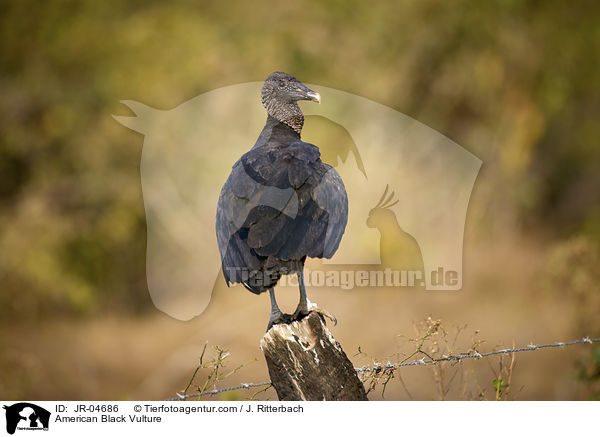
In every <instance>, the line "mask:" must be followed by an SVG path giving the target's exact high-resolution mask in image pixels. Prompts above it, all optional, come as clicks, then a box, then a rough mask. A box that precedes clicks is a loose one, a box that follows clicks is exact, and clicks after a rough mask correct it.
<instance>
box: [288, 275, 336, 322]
mask: <svg viewBox="0 0 600 437" xmlns="http://www.w3.org/2000/svg"><path fill="white" fill-rule="evenodd" d="M298 286H299V287H300V303H299V304H298V308H296V311H294V314H292V321H293V320H300V319H301V318H303V317H304V316H306V315H308V313H310V312H311V311H314V312H316V313H319V314H321V315H322V316H324V317H327V318H328V319H329V320H331V321H332V322H333V324H334V325H337V319H336V318H335V317H334V316H332V315H331V314H330V313H329V312H328V311H327V310H324V309H323V308H319V306H318V305H317V304H316V303H313V302H311V301H310V300H308V296H307V295H306V287H305V286H304V272H303V271H302V270H300V271H299V272H298Z"/></svg>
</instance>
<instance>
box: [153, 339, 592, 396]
mask: <svg viewBox="0 0 600 437" xmlns="http://www.w3.org/2000/svg"><path fill="white" fill-rule="evenodd" d="M591 343H600V338H590V337H584V338H582V339H581V340H573V341H568V342H556V343H548V344H540V345H535V344H532V343H530V344H528V345H527V346H525V347H520V348H513V349H500V350H496V351H492V352H486V353H480V352H477V351H475V352H473V353H468V354H460V355H452V356H448V357H442V358H431V359H424V358H421V359H419V360H415V361H409V362H406V363H389V362H388V363H386V364H380V365H375V366H371V367H359V368H356V369H355V370H356V372H357V373H363V372H380V371H385V370H391V369H399V368H400V367H408V366H419V365H428V364H435V363H440V362H444V361H461V360H465V359H470V358H475V359H477V358H483V357H489V356H492V355H500V354H511V353H515V352H526V351H534V350H539V349H545V348H550V347H561V348H562V347H565V346H572V345H575V344H591ZM270 385H271V383H270V382H260V383H246V384H241V385H238V386H236V387H227V388H221V389H215V390H210V391H203V392H201V393H192V394H179V393H178V394H177V397H174V398H170V399H164V400H165V401H183V400H186V399H189V398H198V397H202V396H209V395H216V394H219V393H223V392H227V391H233V390H241V389H248V388H254V387H265V386H270Z"/></svg>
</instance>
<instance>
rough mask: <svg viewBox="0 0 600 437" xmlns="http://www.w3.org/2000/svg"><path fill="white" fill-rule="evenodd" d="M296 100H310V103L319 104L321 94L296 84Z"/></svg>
mask: <svg viewBox="0 0 600 437" xmlns="http://www.w3.org/2000/svg"><path fill="white" fill-rule="evenodd" d="M295 91H296V93H298V94H296V96H297V97H296V98H297V99H298V100H310V101H312V102H317V103H321V94H319V93H318V92H316V91H313V90H311V89H310V88H309V87H307V86H306V85H304V84H303V83H298V85H297V87H296V90H295Z"/></svg>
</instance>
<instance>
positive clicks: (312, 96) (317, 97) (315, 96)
mask: <svg viewBox="0 0 600 437" xmlns="http://www.w3.org/2000/svg"><path fill="white" fill-rule="evenodd" d="M306 95H307V97H308V100H312V101H313V102H317V103H321V94H319V93H318V92H316V91H313V90H309V91H308V92H307V93H306Z"/></svg>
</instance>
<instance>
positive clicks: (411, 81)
mask: <svg viewBox="0 0 600 437" xmlns="http://www.w3.org/2000/svg"><path fill="white" fill-rule="evenodd" d="M599 13H600V3H598V2H595V1H592V0H587V1H586V0H584V1H580V2H576V3H571V2H561V1H554V2H543V1H539V0H530V1H517V0H494V1H487V2H469V1H455V2H443V1H432V0H423V1H418V2H417V1H398V2H394V1H384V2H361V1H356V0H351V1H341V0H326V1H316V0H315V1H295V2H286V3H279V4H277V5H275V4H274V3H273V4H271V3H263V2H259V3H256V2H244V1H231V2H219V1H206V2H201V3H200V2H193V1H185V0H179V1H173V2H168V3H167V2H159V1H128V2H117V1H91V0H84V1H72V0H49V1H45V2H35V1H29V0H27V1H13V2H9V1H1V2H0V60H1V62H0V96H1V98H0V247H1V251H0V291H1V293H0V320H1V323H2V325H3V329H2V332H3V333H2V336H1V339H2V344H3V346H4V347H3V351H2V352H0V354H2V355H1V357H2V358H0V369H2V371H3V372H1V373H3V374H4V375H5V376H3V377H2V378H0V397H2V398H17V397H34V396H37V397H49V398H57V397H64V396H71V397H72V398H76V397H112V398H116V397H128V396H135V395H136V393H138V394H139V393H144V394H145V395H146V394H147V395H148V396H161V393H164V395H165V396H168V395H170V394H171V393H170V392H165V391H164V388H160V389H156V390H155V391H152V390H149V391H142V392H139V391H138V392H136V391H135V389H133V388H131V387H125V388H123V386H119V388H117V387H111V388H110V389H109V388H107V386H106V385H104V386H103V384H102V381H105V379H103V378H108V376H106V375H105V374H106V373H110V372H109V371H108V370H107V369H109V368H111V367H110V366H111V364H106V362H105V364H99V362H100V363H102V362H103V361H102V360H103V359H104V360H106V357H105V356H104V355H102V354H101V353H100V352H98V356H96V355H94V353H93V352H90V351H88V352H85V353H88V354H92V355H94V357H95V358H94V360H96V361H94V364H90V363H88V362H87V361H85V360H83V358H81V360H83V361H81V363H80V369H81V372H83V373H81V372H80V373H79V374H78V375H79V376H81V374H85V375H87V377H88V378H90V380H93V381H95V382H93V383H92V382H89V383H87V382H86V383H83V382H81V380H80V382H79V383H77V381H73V382H72V383H71V386H70V388H65V386H69V384H68V383H65V382H64V380H63V382H62V383H61V384H56V385H48V384H46V386H45V387H46V388H41V386H43V385H44V384H41V383H40V381H41V380H47V379H48V378H50V376H55V377H57V378H58V379H60V378H63V379H64V378H67V376H65V375H68V374H70V373H69V372H68V371H67V370H65V369H66V368H61V369H62V370H60V369H59V370H55V371H50V370H48V368H47V367H46V364H45V363H47V361H48V360H49V358H48V357H49V356H52V354H53V353H55V352H56V351H57V350H61V349H60V348H58V346H56V347H51V345H50V344H48V342H55V343H61V339H64V338H71V337H69V335H71V334H69V333H71V332H73V331H79V334H78V335H80V336H82V338H81V339H80V340H79V342H75V343H68V344H69V346H68V347H67V346H65V349H64V351H69V352H70V353H73V354H75V353H76V352H74V350H75V349H77V347H82V348H84V347H85V346H84V345H86V344H88V343H87V340H86V339H87V338H90V339H92V338H93V339H95V340H94V341H95V344H103V341H106V342H108V340H106V336H113V337H114V336H120V335H126V333H127V332H136V333H137V334H135V335H137V336H138V338H139V336H142V337H145V336H148V334H147V332H146V331H144V329H142V328H135V329H134V328H132V327H131V326H130V324H132V323H134V322H132V320H146V319H144V318H147V317H163V316H162V315H157V314H156V310H155V309H154V307H153V306H152V303H151V301H150V299H149V296H148V292H147V288H146V279H145V238H146V228H145V226H146V225H145V217H144V209H143V199H142V192H141V187H140V174H139V162H140V154H141V146H142V137H141V136H140V135H139V134H136V133H134V132H132V131H129V130H127V129H125V128H123V126H121V125H119V124H118V123H116V122H115V121H114V120H113V119H112V118H111V114H124V115H128V114H129V113H128V112H127V110H126V109H125V108H123V107H122V106H121V105H120V103H119V101H120V100H122V99H134V100H138V101H141V102H144V103H146V104H148V105H150V106H153V107H157V108H161V109H169V108H172V107H174V106H177V105H179V104H180V103H182V102H184V101H186V100H188V99H190V98H193V97H195V96H197V95H198V94H200V93H203V92H206V91H209V90H212V89H214V88H218V87H221V86H226V85H230V84H234V83H239V82H248V81H259V80H263V79H264V78H265V77H266V76H267V75H268V74H269V73H270V72H272V71H275V70H283V71H286V72H289V73H292V74H294V75H295V76H297V77H298V78H300V79H301V80H302V81H303V82H306V83H314V84H319V85H324V86H328V87H331V88H336V89H340V90H344V91H347V92H350V93H354V94H358V95H361V96H365V97H368V98H369V99H371V100H374V101H377V102H380V103H382V104H385V105H387V106H390V107H392V108H394V109H396V110H398V111H400V112H403V113H405V114H407V115H409V116H411V117H413V118H415V119H417V120H419V121H421V122H422V123H424V124H426V125H428V126H430V127H432V128H434V129H435V130H437V131H439V132H441V133H443V134H444V135H446V136H447V137H449V138H450V139H452V140H454V141H455V142H457V143H458V144H460V145H461V146H463V147H465V148H466V149H467V150H469V151H471V152H473V153H474V154H475V155H477V156H478V157H479V158H481V159H482V160H483V161H484V165H483V167H482V170H481V173H480V175H479V179H478V181H477V183H476V185H475V191H474V193H473V198H472V201H471V205H470V209H469V215H468V221H467V234H466V246H465V250H466V255H465V256H466V259H465V275H466V280H468V277H469V275H471V278H474V279H472V281H471V283H470V284H469V283H466V284H465V287H466V290H465V294H463V295H462V296H464V295H468V292H469V289H473V290H476V291H473V293H479V294H485V293H488V294H489V296H497V297H496V299H497V300H496V301H495V302H497V304H498V305H503V303H502V302H504V301H503V299H506V296H507V295H510V293H516V292H517V291H515V290H519V291H518V293H520V294H521V295H522V294H527V295H528V296H530V299H531V300H530V301H528V302H529V304H530V305H531V306H530V308H531V313H530V317H531V320H530V323H531V324H532V325H533V324H535V323H536V321H535V320H536V316H537V313H536V311H535V310H534V307H535V305H536V303H537V302H539V301H540V300H543V299H549V300H551V301H552V302H555V303H556V305H557V307H558V308H560V307H561V306H563V309H564V308H565V307H568V308H570V309H572V314H574V316H572V317H571V316H569V318H568V322H565V323H564V324H563V325H560V326H561V328H560V329H561V330H562V331H560V332H561V333H564V336H563V337H567V336H568V335H579V334H580V333H581V334H585V335H599V334H600V322H599V320H598V319H599V316H598V313H600V311H598V310H599V309H600V308H599V302H600V300H599V298H598V295H599V293H600V290H599V279H600V278H599V276H598V259H599V249H598V247H599V244H600V147H599V144H598V139H599V138H600V123H599V116H600V80H598V77H599V75H598V72H599V71H600V56H599V54H600V26H598V22H599V19H600V14H599ZM469 251H470V252H469ZM469 253H471V254H476V256H475V255H472V256H471V258H469ZM475 258H477V259H480V260H481V259H482V258H483V259H487V260H488V261H489V265H490V266H491V265H493V266H494V268H495V270H494V269H493V268H492V267H490V268H489V269H486V268H481V269H480V268H478V267H476V266H474V267H472V266H471V264H469V262H470V261H469V259H475ZM509 258H514V259H516V260H518V263H517V264H518V265H517V268H519V269H520V273H519V274H516V273H515V272H514V271H511V270H510V265H511V264H510V262H507V259H509ZM494 263H495V264H494ZM499 265H500V266H501V267H500V268H498V266H499ZM498 270H502V271H501V272H498ZM509 277H510V278H512V279H510V280H509V279H508V278H509ZM523 277H526V279H523ZM533 277H535V278H533ZM511 281H512V282H511ZM516 283H518V285H515V284H516ZM469 287H471V288H469ZM508 288H511V290H512V291H508V290H507V289H508ZM408 296H409V295H407V294H403V298H404V299H408V298H409V297H408ZM446 298H447V297H446ZM390 299H391V298H390ZM319 302H321V301H319ZM518 302H519V305H522V303H523V302H522V301H518ZM532 302H534V303H533V304H532ZM513 303H514V302H513ZM469 304H471V305H474V303H473V300H471V301H469ZM261 305H264V306H265V309H264V310H265V311H267V306H266V301H265V302H263V301H261ZM431 305H434V304H431ZM461 305H463V307H464V305H466V302H462V303H461ZM494 305H495V304H494ZM494 305H491V306H490V307H489V308H492V309H490V311H493V308H494ZM511 305H512V304H511ZM511 308H512V307H511V306H510V305H508V304H507V305H506V314H508V313H509V312H510V311H511ZM421 309H423V311H428V309H427V306H426V305H424V306H423V307H422V308H421ZM333 310H334V309H332V311H333ZM223 311H227V310H226V309H225V310H223ZM479 311H481V308H479ZM557 311H558V314H562V312H561V311H560V310H558V309H557ZM108 314H110V315H111V316H113V317H117V318H119V320H121V322H119V323H121V324H119V323H117V322H114V323H115V325H114V327H113V328H111V326H113V325H111V323H105V322H102V323H100V326H98V325H94V324H93V323H95V322H93V321H97V320H104V319H103V317H106V315H108ZM570 314H571V313H570ZM338 315H339V314H338ZM423 315H427V314H418V315H414V317H415V318H417V319H418V318H421V317H422V316H423ZM263 316H264V314H260V317H261V318H262V317H263ZM565 317H566V316H565ZM465 318H468V316H465ZM456 319H460V316H458V315H456ZM111 320H112V319H111ZM261 320H262V319H261ZM265 320H266V319H265ZM90 323H92V325H90ZM140 323H142V322H140ZM144 323H145V322H144ZM160 323H163V324H164V323H170V322H166V321H164V320H163V319H161V322H160ZM341 324H342V325H343V321H342V323H341ZM16 326H20V327H21V328H19V329H20V331H19V332H20V334H22V335H25V336H26V337H25V338H26V339H27V341H28V342H29V344H30V345H31V344H37V343H36V342H38V343H42V342H43V343H45V346H41V345H40V346H39V347H38V348H37V352H32V351H31V349H29V350H28V349H27V348H25V347H22V348H21V349H19V344H22V341H23V337H19V336H16V332H17V328H16ZM47 326H48V327H52V328H48V329H50V331H48V332H52V333H53V335H54V337H53V338H49V337H44V336H41V334H40V329H41V327H47ZM144 326H146V327H148V326H150V324H148V325H144ZM161 326H163V325H161ZM169 326H171V325H169ZM259 326H260V324H259ZM27 328H30V330H31V332H30V333H29V334H27V332H28V331H27ZM85 329H89V330H90V332H87V331H85ZM111 329H112V330H111ZM173 329H180V325H179V324H175V325H173ZM185 329H188V328H185ZM544 329H545V327H544V326H540V327H539V331H537V332H539V333H543V332H544ZM490 331H493V328H490V329H488V332H490ZM186 332H188V331H186ZM528 332H529V331H528ZM260 333H261V331H260V330H259V331H257V333H256V340H257V339H258V336H259V334H260ZM27 335H28V336H27ZM88 335H89V337H88ZM132 335H134V334H132ZM186 335H187V334H186ZM348 335H350V334H348ZM509 335H512V333H510V334H509ZM63 336H64V337H63ZM205 337H207V338H208V334H207V335H206V336H205ZM498 337H501V335H500V333H499V334H498ZM228 338H229V337H228ZM512 338H513V337H510V338H508V339H505V340H506V341H509V342H510V341H512ZM530 339H531V338H526V340H530ZM560 339H565V338H558V340H560ZM211 340H212V339H211ZM220 340H221V341H224V342H227V339H220ZM534 340H535V339H534ZM550 340H555V339H550ZM73 341H75V340H73ZM90 341H91V340H90ZM132 342H133V340H132ZM256 342H257V341H256ZM256 342H254V343H252V344H250V347H255V345H256ZM76 345H78V346H76ZM221 346H223V347H226V348H228V347H230V345H228V344H221ZM97 347H98V348H99V347H100V346H97ZM123 347H124V348H125V347H126V346H123ZM127 347H130V345H129V346H127ZM148 347H150V346H148ZM57 348H58V349H57ZM44 350H45V351H46V352H47V354H46V355H44V353H43V352H42V351H44ZM138 352H140V353H139V354H138V355H139V359H140V360H142V356H143V355H144V354H143V352H141V351H138ZM81 353H82V354H84V352H81ZM161 353H163V354H165V353H166V352H165V351H162V352H161ZM253 353H255V351H254V352H253ZM156 356H157V357H158V356H162V355H160V354H159V353H158V352H157V355H156ZM158 359H159V358H157V360H158ZM582 359H585V357H583V358H582ZM150 360H152V358H151V359H150ZM90 361H92V360H91V359H90ZM109 361H110V360H109ZM572 361H573V360H571V361H570V362H569V363H570V364H569V365H572ZM27 363H29V364H27ZM112 365H113V367H118V362H114V363H113V364H112ZM189 367H190V368H193V363H190V364H189ZM18 369H25V370H23V371H22V372H21V370H18ZM568 369H570V370H569V372H571V371H572V372H571V373H569V372H566V373H567V374H565V376H564V377H565V378H571V379H575V378H574V376H573V373H574V372H575V370H574V369H575V368H574V367H573V366H571V367H568ZM130 371H131V372H132V375H137V376H139V374H140V373H139V372H142V370H140V371H139V372H138V373H136V372H135V371H134V370H131V369H130ZM261 371H262V370H261ZM52 372H54V373H52ZM61 372H62V373H61ZM32 374H35V375H38V376H37V377H36V376H32ZM103 375H104V376H103ZM132 375H129V376H128V378H130V379H131V378H134V376H132ZM36 378H37V379H36ZM183 379H185V378H183ZM242 379H244V378H242ZM246 379H248V378H246ZM123 380H126V378H125V376H123ZM36 381H37V382H36ZM177 381H179V380H177ZM90 384H91V385H90ZM123 384H125V385H126V383H123ZM180 385H181V384H180ZM178 388H180V387H174V388H173V390H175V389H178ZM531 396H532V397H537V398H556V397H559V398H585V396H588V395H587V394H585V393H583V392H574V391H571V392H569V391H566V392H565V391H563V392H556V391H544V389H541V391H539V392H535V390H534V391H533V394H532V395H531Z"/></svg>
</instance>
